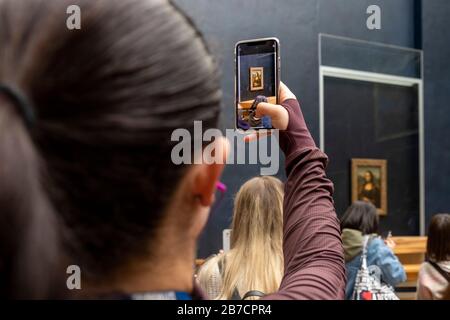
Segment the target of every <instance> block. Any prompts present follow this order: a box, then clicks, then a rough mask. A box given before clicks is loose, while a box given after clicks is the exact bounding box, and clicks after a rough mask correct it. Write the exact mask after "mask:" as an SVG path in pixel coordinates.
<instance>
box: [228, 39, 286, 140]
mask: <svg viewBox="0 0 450 320" xmlns="http://www.w3.org/2000/svg"><path fill="white" fill-rule="evenodd" d="M235 60H236V69H235V84H236V88H235V92H236V96H235V119H236V121H235V128H236V129H237V130H239V131H251V130H261V129H273V127H272V120H271V119H270V117H268V116H265V117H262V118H258V117H256V103H255V100H258V101H265V99H267V102H269V103H273V104H278V87H279V85H280V42H279V40H278V39H277V38H264V39H253V40H245V41H239V42H238V43H236V46H235Z"/></svg>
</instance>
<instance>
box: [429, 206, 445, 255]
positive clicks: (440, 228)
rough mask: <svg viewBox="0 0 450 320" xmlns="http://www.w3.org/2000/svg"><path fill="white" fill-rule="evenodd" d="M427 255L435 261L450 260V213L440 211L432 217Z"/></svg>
mask: <svg viewBox="0 0 450 320" xmlns="http://www.w3.org/2000/svg"><path fill="white" fill-rule="evenodd" d="M427 257H428V259H431V260H433V261H435V262H441V261H449V260H450V214H448V213H440V214H436V215H434V216H433V218H431V222H430V226H429V227H428V240H427Z"/></svg>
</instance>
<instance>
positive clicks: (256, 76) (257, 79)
mask: <svg viewBox="0 0 450 320" xmlns="http://www.w3.org/2000/svg"><path fill="white" fill-rule="evenodd" d="M263 89H264V68H263V67H254V68H250V91H260V90H263Z"/></svg>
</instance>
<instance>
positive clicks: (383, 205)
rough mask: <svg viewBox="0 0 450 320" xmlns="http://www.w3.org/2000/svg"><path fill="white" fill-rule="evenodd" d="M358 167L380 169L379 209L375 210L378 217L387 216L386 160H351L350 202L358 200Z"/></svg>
mask: <svg viewBox="0 0 450 320" xmlns="http://www.w3.org/2000/svg"><path fill="white" fill-rule="evenodd" d="M359 167H380V188H381V190H380V208H377V211H378V214H379V215H382V216H385V215H387V207H388V205H387V160H379V159H352V184H351V188H352V202H355V201H357V200H358V168H359Z"/></svg>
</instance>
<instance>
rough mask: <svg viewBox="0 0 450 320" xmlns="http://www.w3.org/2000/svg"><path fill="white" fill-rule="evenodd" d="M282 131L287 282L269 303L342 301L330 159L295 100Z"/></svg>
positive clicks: (342, 278) (341, 258)
mask: <svg viewBox="0 0 450 320" xmlns="http://www.w3.org/2000/svg"><path fill="white" fill-rule="evenodd" d="M283 106H284V107H285V108H286V109H287V111H288V113H289V125H288V128H287V130H285V131H282V132H280V139H279V140H280V147H281V149H282V150H283V152H284V154H285V156H286V175H287V182H286V184H285V199H284V226H283V228H284V231H283V234H284V236H283V252H284V277H283V279H282V281H281V285H280V288H279V291H278V292H276V293H274V294H271V295H268V296H266V297H265V299H344V290H345V281H346V278H345V265H344V255H343V248H342V241H341V234H340V228H339V221H338V219H337V216H336V212H335V209H334V205H333V198H332V194H333V183H332V182H331V181H330V180H329V179H328V178H327V177H326V176H325V167H326V164H327V156H326V155H325V154H324V153H323V152H321V151H320V150H319V149H318V148H317V147H316V145H315V143H314V140H313V139H312V137H311V134H310V133H309V130H308V128H307V127H306V123H305V120H304V118H303V115H302V113H301V110H300V106H299V104H298V102H297V100H294V99H289V100H287V101H285V102H284V104H283Z"/></svg>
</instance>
